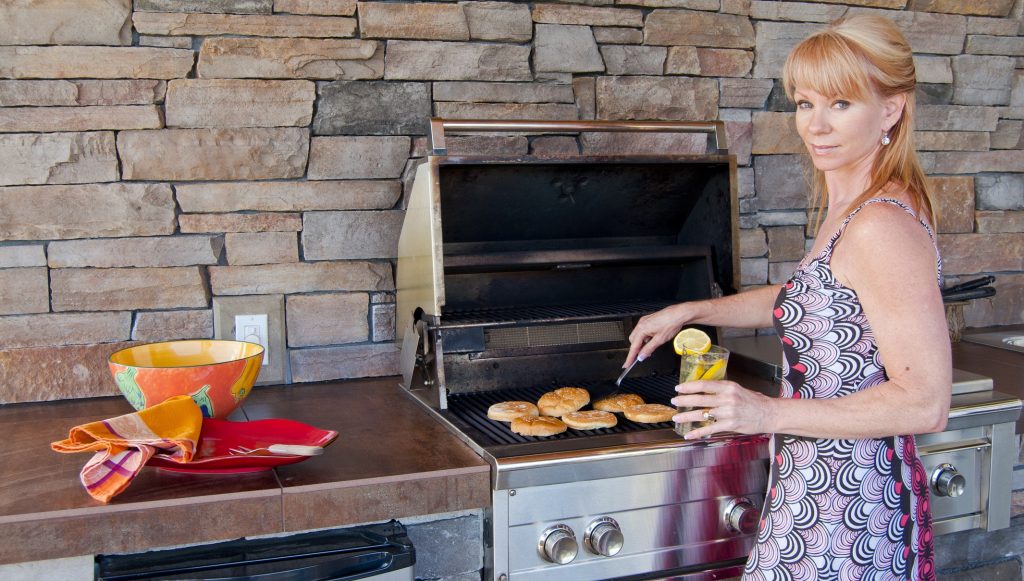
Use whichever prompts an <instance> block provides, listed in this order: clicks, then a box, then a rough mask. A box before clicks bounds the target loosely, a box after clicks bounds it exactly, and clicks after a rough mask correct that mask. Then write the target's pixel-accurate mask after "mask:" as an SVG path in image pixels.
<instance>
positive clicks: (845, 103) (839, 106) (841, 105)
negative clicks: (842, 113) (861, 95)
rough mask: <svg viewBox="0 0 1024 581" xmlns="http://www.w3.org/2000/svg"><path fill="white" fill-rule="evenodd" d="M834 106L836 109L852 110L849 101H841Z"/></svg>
mask: <svg viewBox="0 0 1024 581" xmlns="http://www.w3.org/2000/svg"><path fill="white" fill-rule="evenodd" d="M832 106H833V107H835V108H836V109H849V108H850V102H849V101H843V100H839V101H836V102H835V103H833V104H832Z"/></svg>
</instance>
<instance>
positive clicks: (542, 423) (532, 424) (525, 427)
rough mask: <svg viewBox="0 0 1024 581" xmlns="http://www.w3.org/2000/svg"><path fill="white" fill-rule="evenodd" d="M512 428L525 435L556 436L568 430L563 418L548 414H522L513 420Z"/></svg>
mask: <svg viewBox="0 0 1024 581" xmlns="http://www.w3.org/2000/svg"><path fill="white" fill-rule="evenodd" d="M511 428H512V431H513V432H515V433H517V434H522V435H524V436H554V435H555V434H561V433H562V432H564V431H565V430H566V426H565V423H564V422H562V420H560V419H558V418H549V417H547V416H521V417H518V418H516V419H514V420H512V426H511Z"/></svg>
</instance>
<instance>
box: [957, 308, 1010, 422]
mask: <svg viewBox="0 0 1024 581" xmlns="http://www.w3.org/2000/svg"><path fill="white" fill-rule="evenodd" d="M1010 328H1013V327H1010ZM953 367H955V368H957V369H962V370H964V371H970V372H972V373H977V374H979V375H984V376H986V377H991V378H992V382H993V388H994V389H995V390H996V391H1001V392H1003V393H1005V394H1007V395H1012V396H1014V397H1018V398H1021V399H1024V353H1016V352H1014V351H1010V350H1008V349H996V348H994V347H988V346H985V345H978V344H976V343H967V342H964V341H961V342H959V343H954V344H953ZM1016 431H1017V433H1018V434H1024V414H1021V416H1020V417H1019V418H1017V430H1016Z"/></svg>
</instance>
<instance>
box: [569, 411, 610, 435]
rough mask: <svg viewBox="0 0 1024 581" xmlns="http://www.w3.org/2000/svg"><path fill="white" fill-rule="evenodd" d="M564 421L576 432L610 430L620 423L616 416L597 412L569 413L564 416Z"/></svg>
mask: <svg viewBox="0 0 1024 581" xmlns="http://www.w3.org/2000/svg"><path fill="white" fill-rule="evenodd" d="M562 421H563V422H565V425H567V426H569V427H570V428H573V429H576V430H596V429H598V428H610V427H612V426H614V425H615V424H617V423H618V422H619V421H618V420H617V419H615V414H613V413H611V412H602V411H595V410H588V411H585V412H569V413H567V414H565V415H564V416H562Z"/></svg>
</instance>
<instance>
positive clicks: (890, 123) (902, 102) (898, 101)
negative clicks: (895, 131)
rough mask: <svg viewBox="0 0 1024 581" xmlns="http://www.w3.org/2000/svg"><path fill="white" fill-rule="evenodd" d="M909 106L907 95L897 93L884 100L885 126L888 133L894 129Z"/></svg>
mask: <svg viewBox="0 0 1024 581" xmlns="http://www.w3.org/2000/svg"><path fill="white" fill-rule="evenodd" d="M906 104H907V95H906V93H897V94H895V95H892V96H891V97H886V98H885V99H883V100H882V108H883V111H884V112H885V118H884V119H883V124H882V125H883V126H884V127H885V130H886V131H889V130H890V129H892V128H893V127H894V126H895V125H896V123H897V122H898V121H899V120H900V117H902V116H903V108H904V107H905V106H906Z"/></svg>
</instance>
